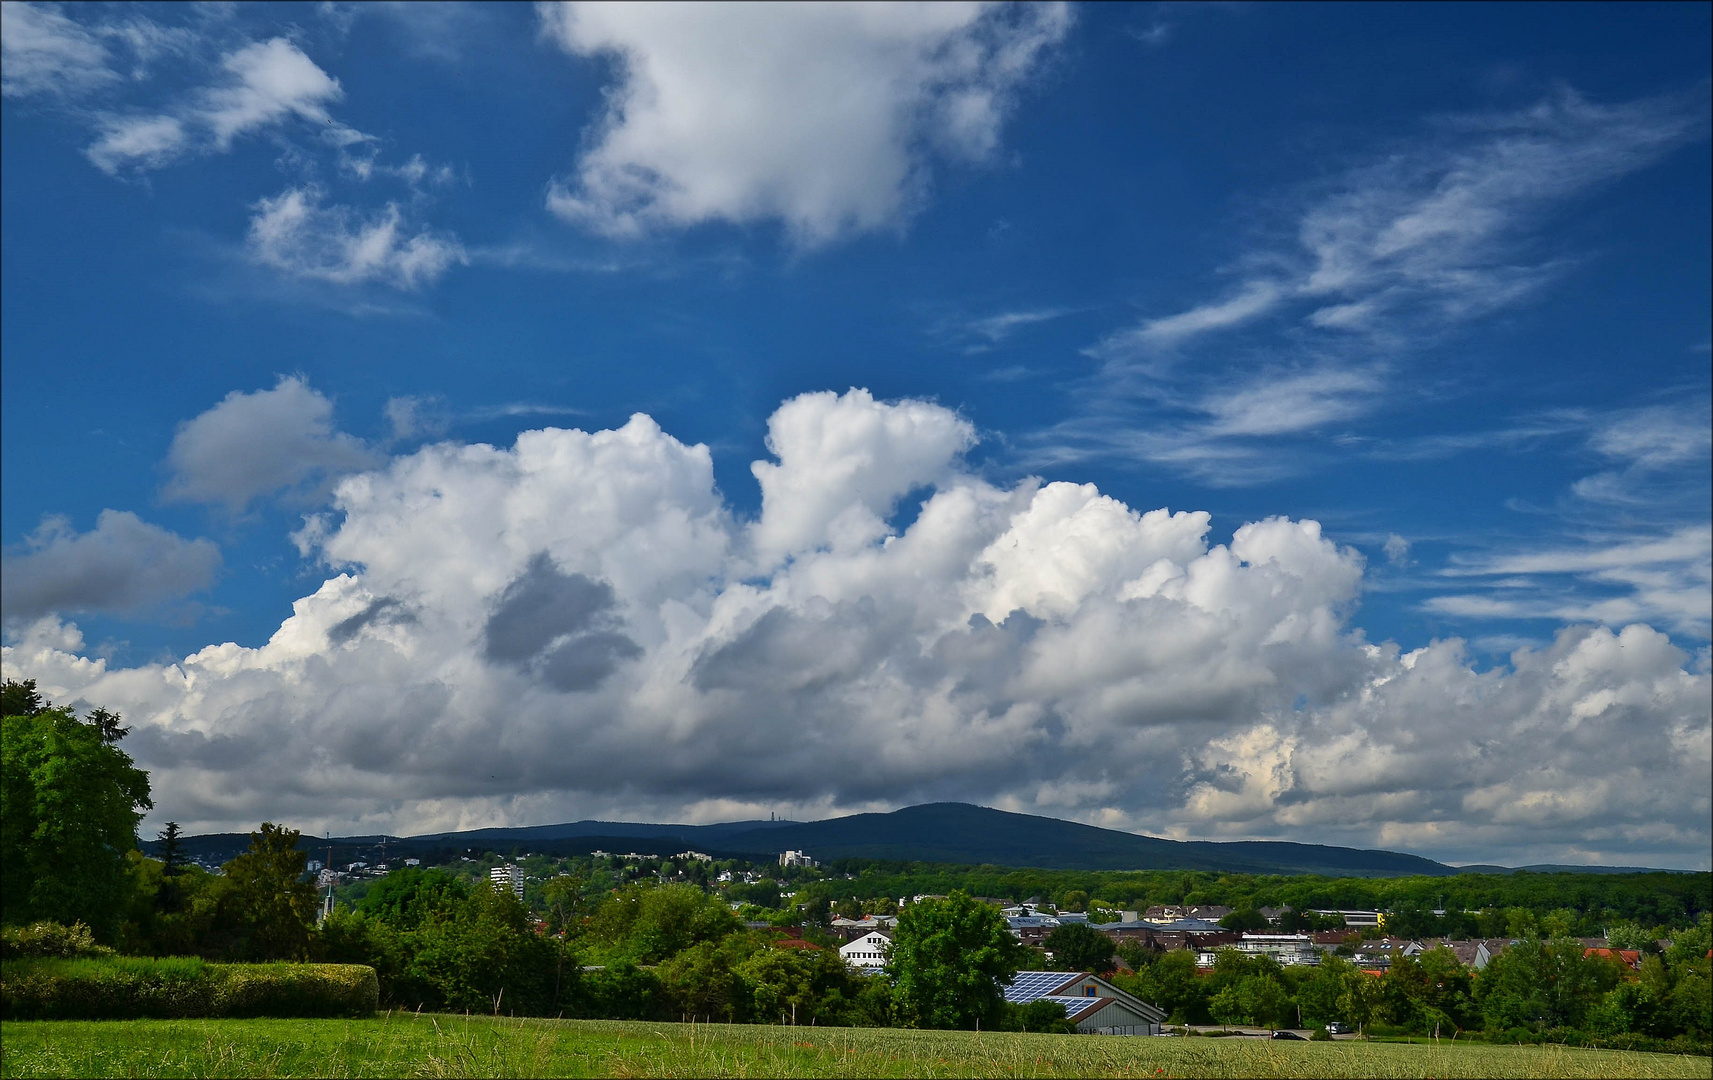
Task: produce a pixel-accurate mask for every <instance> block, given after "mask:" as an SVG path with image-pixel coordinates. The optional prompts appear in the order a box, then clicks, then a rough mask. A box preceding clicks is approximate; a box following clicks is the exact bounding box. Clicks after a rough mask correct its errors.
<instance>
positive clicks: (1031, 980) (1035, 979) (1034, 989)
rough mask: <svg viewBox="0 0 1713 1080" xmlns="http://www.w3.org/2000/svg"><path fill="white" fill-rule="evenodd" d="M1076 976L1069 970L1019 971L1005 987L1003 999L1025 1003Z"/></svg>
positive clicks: (1048, 992)
mask: <svg viewBox="0 0 1713 1080" xmlns="http://www.w3.org/2000/svg"><path fill="white" fill-rule="evenodd" d="M1076 977H1077V974H1076V973H1075V972H1071V971H1019V972H1018V973H1017V977H1016V978H1015V979H1012V980H1011V985H1010V986H1007V987H1006V988H1005V1000H1006V1001H1009V1002H1011V1003H1012V1004H1013V1005H1023V1004H1027V1003H1028V1002H1031V1001H1034V1000H1036V999H1038V998H1044V997H1047V996H1049V995H1050V994H1052V992H1053V991H1055V990H1057V989H1058V988H1059V987H1061V986H1063V985H1065V984H1066V983H1068V982H1070V981H1071V980H1072V979H1073V978H1076Z"/></svg>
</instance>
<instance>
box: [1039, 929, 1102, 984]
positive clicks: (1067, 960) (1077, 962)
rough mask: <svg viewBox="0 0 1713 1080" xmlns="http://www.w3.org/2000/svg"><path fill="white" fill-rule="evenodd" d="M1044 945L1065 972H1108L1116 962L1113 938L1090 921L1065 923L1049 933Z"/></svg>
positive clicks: (1056, 963)
mask: <svg viewBox="0 0 1713 1080" xmlns="http://www.w3.org/2000/svg"><path fill="white" fill-rule="evenodd" d="M1041 947H1042V948H1044V949H1046V950H1047V951H1048V952H1050V953H1052V954H1053V966H1054V967H1056V968H1058V969H1059V970H1061V971H1098V972H1101V973H1105V972H1108V971H1111V970H1112V969H1113V967H1114V966H1115V965H1114V964H1113V962H1112V953H1113V945H1112V939H1111V938H1109V937H1107V936H1106V935H1105V934H1103V933H1101V932H1100V931H1099V930H1096V929H1095V928H1094V927H1092V926H1090V925H1089V924H1088V923H1078V922H1073V923H1065V924H1064V925H1063V926H1060V927H1057V928H1055V929H1054V930H1053V932H1052V933H1050V934H1048V935H1047V938H1046V940H1045V941H1043V942H1041Z"/></svg>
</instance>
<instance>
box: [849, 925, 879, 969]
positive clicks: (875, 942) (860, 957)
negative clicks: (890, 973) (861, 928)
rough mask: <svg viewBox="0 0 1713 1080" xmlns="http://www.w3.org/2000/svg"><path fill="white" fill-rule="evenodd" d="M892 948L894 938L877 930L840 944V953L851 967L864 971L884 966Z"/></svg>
mask: <svg viewBox="0 0 1713 1080" xmlns="http://www.w3.org/2000/svg"><path fill="white" fill-rule="evenodd" d="M891 950H892V939H891V938H889V937H887V936H886V935H885V934H883V933H881V932H880V931H878V930H876V931H875V932H874V933H872V934H864V935H863V936H862V937H859V938H857V939H856V940H855V941H853V942H851V943H850V944H848V945H841V946H839V955H840V956H841V957H843V958H844V961H845V963H847V964H849V965H850V966H851V967H854V968H856V969H857V970H858V971H864V970H874V969H877V968H881V967H884V966H885V965H886V958H887V955H888V954H889V953H890V952H891Z"/></svg>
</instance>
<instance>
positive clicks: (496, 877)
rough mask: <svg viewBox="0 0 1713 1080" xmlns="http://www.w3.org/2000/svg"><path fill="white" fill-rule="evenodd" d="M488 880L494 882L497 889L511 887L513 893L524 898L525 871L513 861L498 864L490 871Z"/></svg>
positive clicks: (519, 897) (520, 898)
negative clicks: (501, 864) (502, 864)
mask: <svg viewBox="0 0 1713 1080" xmlns="http://www.w3.org/2000/svg"><path fill="white" fill-rule="evenodd" d="M488 880H489V881H491V882H493V883H494V888H496V889H510V890H511V891H512V895H514V896H516V897H517V898H518V899H519V900H522V899H523V871H522V870H519V869H518V868H517V867H516V866H515V865H513V864H512V863H506V864H505V865H504V866H496V867H494V868H493V869H492V870H489V871H488Z"/></svg>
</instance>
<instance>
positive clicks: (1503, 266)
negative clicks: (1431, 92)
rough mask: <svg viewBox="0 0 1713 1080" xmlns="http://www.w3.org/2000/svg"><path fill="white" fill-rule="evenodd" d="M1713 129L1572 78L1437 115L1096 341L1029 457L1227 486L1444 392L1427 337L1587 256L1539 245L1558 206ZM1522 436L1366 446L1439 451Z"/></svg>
mask: <svg viewBox="0 0 1713 1080" xmlns="http://www.w3.org/2000/svg"><path fill="white" fill-rule="evenodd" d="M1706 130H1707V110H1706V108H1705V104H1704V102H1702V101H1701V100H1700V99H1699V98H1697V97H1695V96H1693V95H1683V96H1675V97H1661V98H1650V99H1644V100H1640V101H1632V102H1624V103H1618V104H1599V103H1595V102H1591V101H1588V100H1587V99H1585V98H1583V97H1582V96H1580V95H1578V94H1576V93H1575V92H1573V91H1571V90H1568V89H1564V90H1560V91H1559V92H1557V93H1556V94H1554V95H1552V96H1550V97H1548V98H1546V99H1545V100H1542V101H1540V102H1538V103H1537V104H1535V105H1533V106H1531V107H1529V108H1526V109H1520V110H1514V111H1511V112H1505V113H1494V114H1486V115H1473V116H1461V117H1447V118H1441V119H1438V120H1436V121H1434V122H1432V123H1430V124H1427V125H1425V127H1424V128H1423V130H1421V131H1420V132H1419V133H1418V134H1417V136H1416V137H1415V139H1414V140H1413V142H1411V143H1410V144H1407V145H1404V146H1401V147H1394V148H1388V149H1387V150H1386V151H1385V152H1384V153H1383V154H1381V155H1379V156H1378V157H1377V158H1376V159H1374V160H1371V161H1369V162H1368V163H1365V164H1357V165H1355V166H1353V167H1351V168H1349V169H1347V170H1345V171H1344V172H1343V173H1341V174H1340V175H1339V176H1338V177H1337V178H1336V180H1334V181H1331V182H1328V183H1325V184H1322V185H1320V186H1319V187H1317V188H1316V189H1315V191H1314V192H1312V193H1310V194H1308V195H1306V196H1303V197H1300V198H1298V199H1296V200H1294V205H1293V207H1292V208H1291V209H1289V210H1288V211H1286V212H1284V213H1283V214H1282V215H1281V216H1280V222H1281V223H1280V224H1279V225H1278V226H1277V227H1275V228H1274V229H1273V230H1272V233H1271V235H1270V236H1268V235H1264V236H1262V237H1261V238H1260V239H1259V240H1258V241H1257V242H1256V243H1254V244H1253V245H1252V246H1251V247H1250V248H1249V250H1247V251H1246V252H1244V253H1243V254H1242V255H1240V256H1239V257H1238V258H1236V259H1234V260H1233V262H1232V264H1231V267H1230V271H1231V272H1230V276H1231V277H1232V278H1234V279H1235V280H1234V282H1233V283H1232V284H1230V285H1227V286H1225V287H1223V288H1221V289H1219V290H1218V291H1217V292H1216V293H1215V295H1213V296H1212V297H1210V298H1208V299H1206V300H1202V301H1199V302H1196V303H1192V304H1190V305H1189V306H1187V307H1183V308H1180V309H1178V310H1175V311H1167V312H1164V313H1160V314H1154V315H1149V316H1147V317H1145V318H1143V319H1141V320H1139V321H1138V322H1136V323H1135V324H1133V325H1131V326H1129V327H1125V328H1123V329H1120V330H1117V331H1114V332H1112V333H1110V334H1108V335H1107V336H1105V337H1104V338H1102V339H1100V340H1099V341H1097V342H1095V343H1094V344H1093V345H1091V346H1090V347H1089V348H1088V349H1087V350H1086V352H1087V354H1088V355H1089V356H1090V357H1091V358H1092V359H1094V360H1096V361H1098V362H1099V364H1100V365H1101V366H1100V368H1099V369H1098V370H1097V371H1096V372H1095V373H1094V374H1093V375H1092V376H1091V378H1090V380H1089V381H1088V383H1087V384H1086V394H1085V397H1086V399H1087V404H1086V405H1085V406H1084V408H1083V410H1082V411H1081V413H1080V415H1078V416H1076V417H1075V418H1074V419H1073V420H1071V421H1067V422H1066V423H1064V424H1061V425H1058V426H1056V427H1054V428H1052V429H1048V430H1044V431H1039V432H1036V433H1035V434H1034V436H1033V437H1032V439H1031V440H1028V441H1030V442H1032V444H1033V445H1034V446H1035V450H1034V452H1033V453H1034V456H1035V457H1036V458H1037V459H1038V460H1076V459H1081V458H1087V457H1098V456H1132V457H1140V458H1142V459H1145V460H1149V461H1153V462H1156V463H1159V464H1163V465H1167V466H1169V467H1172V468H1174V469H1177V470H1180V471H1185V472H1188V473H1190V474H1192V475H1195V476H1197V477H1199V478H1201V479H1204V480H1210V481H1213V482H1218V483H1227V484H1245V483H1254V482H1259V481H1263V480H1267V479H1271V478H1274V477H1277V476H1279V475H1281V473H1287V472H1290V471H1297V470H1301V469H1303V468H1306V467H1308V466H1309V465H1310V464H1312V462H1314V461H1316V460H1318V458H1317V456H1316V453H1315V443H1316V440H1320V445H1321V446H1322V448H1323V449H1324V448H1325V444H1324V440H1325V439H1327V438H1340V439H1345V438H1346V437H1347V436H1348V435H1349V434H1350V429H1351V428H1352V426H1354V425H1359V424H1361V423H1362V422H1363V421H1365V420H1366V419H1367V418H1369V417H1371V416H1373V415H1375V414H1376V413H1378V412H1381V411H1383V410H1384V409H1386V408H1388V407H1389V406H1390V405H1392V404H1393V403H1395V402H1396V401H1397V400H1398V399H1399V395H1400V393H1406V392H1407V393H1409V394H1410V396H1411V398H1412V399H1413V400H1414V401H1416V402H1419V400H1420V397H1421V395H1422V394H1424V393H1426V394H1433V393H1435V392H1436V391H1435V390H1434V389H1433V387H1432V386H1431V378H1430V377H1425V376H1424V375H1423V374H1421V373H1418V372H1416V371H1415V370H1414V368H1413V364H1412V358H1413V356H1414V355H1415V354H1416V353H1417V352H1418V351H1419V350H1420V347H1421V346H1422V344H1423V343H1424V342H1428V341H1433V340H1435V339H1438V338H1441V337H1443V336H1444V335H1445V334H1446V333H1448V332H1450V331H1451V330H1453V329H1455V328H1456V327H1458V326H1460V325H1463V324H1467V323H1469V322H1470V321H1471V320H1474V319H1477V318H1480V317H1482V316H1484V315H1487V314H1489V313H1492V312H1494V311H1497V310H1500V309H1503V308H1506V307H1510V306H1514V305H1516V304H1518V303H1521V302H1523V301H1524V300H1525V299H1526V298H1527V297H1529V296H1530V295H1532V294H1534V293H1535V292H1537V291H1539V290H1540V289H1541V288H1543V287H1545V286H1547V285H1548V284H1549V283H1550V282H1551V281H1553V280H1554V279H1555V278H1556V277H1557V276H1558V275H1559V274H1560V273H1561V272H1562V271H1563V270H1564V269H1565V268H1566V267H1568V266H1570V265H1573V264H1574V263H1575V262H1576V260H1577V259H1578V257H1579V253H1577V252H1573V251H1566V250H1563V249H1561V248H1559V247H1556V246H1554V245H1552V244H1550V243H1548V242H1547V241H1546V240H1545V239H1543V236H1544V232H1543V230H1544V228H1545V226H1546V225H1547V224H1548V223H1550V222H1551V221H1552V220H1553V217H1554V215H1556V214H1559V213H1561V212H1563V210H1564V209H1565V208H1566V207H1567V206H1569V205H1571V204H1573V203H1574V202H1575V200H1577V199H1579V198H1582V197H1584V196H1586V195H1587V194H1589V193H1591V192H1593V191H1595V190H1597V189H1598V188H1599V187H1600V186H1601V185H1603V184H1606V183H1609V182H1610V181H1612V180H1615V179H1617V178H1619V177H1621V176H1624V175H1626V174H1628V173H1631V172H1634V171H1636V170H1639V169H1642V168H1645V167H1646V166H1648V165H1650V164H1652V163H1654V162H1655V161H1658V160H1659V159H1660V158H1661V157H1663V156H1664V155H1665V154H1667V153H1669V152H1670V151H1672V150H1673V149H1675V148H1677V147H1679V146H1682V145H1684V144H1685V143H1687V142H1689V141H1691V140H1693V139H1697V138H1700V137H1702V136H1704V135H1705V133H1706ZM1644 426H1645V425H1644ZM1139 428H1146V433H1145V434H1138V431H1137V429H1139ZM1310 435H1312V436H1314V437H1315V438H1313V439H1306V438H1305V436H1310ZM1520 437H1521V436H1520V434H1519V433H1518V432H1515V431H1512V432H1505V433H1492V434H1490V435H1489V434H1485V433H1483V434H1478V435H1475V436H1466V435H1457V434H1452V435H1446V436H1443V437H1440V436H1424V437H1421V438H1418V439H1415V440H1413V441H1412V442H1411V443H1410V445H1409V446H1407V447H1404V446H1401V445H1399V444H1395V443H1393V442H1392V441H1391V440H1389V439H1387V438H1385V437H1384V436H1383V435H1376V436H1372V437H1365V438H1364V439H1363V440H1362V442H1363V443H1364V445H1367V446H1369V447H1370V448H1372V450H1373V451H1374V452H1375V453H1377V454H1380V455H1382V456H1386V455H1391V456H1397V455H1400V454H1402V455H1405V456H1409V455H1423V456H1434V455H1435V454H1441V453H1448V452H1456V451H1457V450H1458V447H1459V444H1460V442H1467V441H1468V440H1469V439H1470V438H1475V439H1476V440H1477V441H1491V440H1492V439H1509V440H1512V441H1515V440H1516V439H1518V438H1520ZM1436 438H1437V439H1439V444H1434V440H1435V439H1436ZM1613 438H1614V439H1618V438H1620V436H1618V435H1614V436H1613ZM1282 440H1290V441H1291V443H1292V445H1286V444H1285V443H1283V442H1282ZM1346 441H1348V440H1346ZM1614 445H1616V444H1614Z"/></svg>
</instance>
